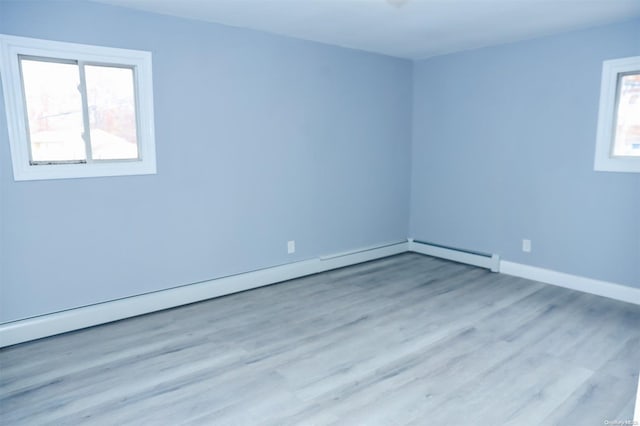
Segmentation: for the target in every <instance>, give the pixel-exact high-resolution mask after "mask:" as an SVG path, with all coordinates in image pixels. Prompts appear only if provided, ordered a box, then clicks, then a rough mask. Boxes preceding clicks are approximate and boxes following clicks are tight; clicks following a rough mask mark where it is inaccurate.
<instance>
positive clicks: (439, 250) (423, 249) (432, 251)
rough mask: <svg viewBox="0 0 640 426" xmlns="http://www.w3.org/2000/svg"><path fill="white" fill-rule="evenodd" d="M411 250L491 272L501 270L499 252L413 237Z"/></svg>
mask: <svg viewBox="0 0 640 426" xmlns="http://www.w3.org/2000/svg"><path fill="white" fill-rule="evenodd" d="M409 251H413V252H416V253H421V254H426V255H428V256H434V257H440V258H443V259H448V260H453V261H454V262H460V263H466V264H468V265H474V266H479V267H480V268H486V269H489V270H490V271H491V272H500V256H498V255H497V254H488V253H482V252H477V251H471V250H464V249H459V248H454V247H447V246H443V245H440V244H434V243H429V242H425V241H417V240H413V239H410V240H409Z"/></svg>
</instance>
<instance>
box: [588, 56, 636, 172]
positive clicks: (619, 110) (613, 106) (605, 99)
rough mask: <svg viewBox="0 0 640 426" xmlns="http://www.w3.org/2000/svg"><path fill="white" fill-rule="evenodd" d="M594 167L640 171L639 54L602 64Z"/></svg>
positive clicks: (596, 168)
mask: <svg viewBox="0 0 640 426" xmlns="http://www.w3.org/2000/svg"><path fill="white" fill-rule="evenodd" d="M595 170H601V171H612V172H640V56H635V57H631V58H623V59H615V60H610V61H605V62H604V64H603V67H602V86H601V89H600V112H599V116H598V134H597V139H596V158H595Z"/></svg>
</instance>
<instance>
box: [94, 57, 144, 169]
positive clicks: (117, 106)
mask: <svg viewBox="0 0 640 426" xmlns="http://www.w3.org/2000/svg"><path fill="white" fill-rule="evenodd" d="M85 78H86V83H87V102H88V104H89V123H90V128H91V152H92V158H93V159H94V160H124V159H136V158H138V139H137V132H136V104H135V95H134V93H135V92H134V87H133V69H131V68H119V67H107V66H97V65H86V66H85Z"/></svg>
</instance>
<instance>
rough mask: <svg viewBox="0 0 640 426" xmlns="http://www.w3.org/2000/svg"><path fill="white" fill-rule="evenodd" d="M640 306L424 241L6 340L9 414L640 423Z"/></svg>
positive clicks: (59, 419) (164, 419) (59, 420)
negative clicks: (417, 246) (456, 255)
mask: <svg viewBox="0 0 640 426" xmlns="http://www.w3.org/2000/svg"><path fill="white" fill-rule="evenodd" d="M639 368H640V307H638V306H635V305H629V304H625V303H621V302H616V301H612V300H608V299H604V298H600V297H596V296H592V295H586V294H582V293H578V292H574V291H570V290H566V289H562V288H558V287H553V286H547V285H544V284H541V283H536V282H533V281H529V280H525V279H521V278H516V277H510V276H507V275H501V274H494V273H490V272H488V271H486V270H483V269H479V268H475V267H471V266H468V265H462V264H457V263H453V262H449V261H446V260H442V259H436V258H432V257H428V256H423V255H418V254H414V253H406V254H402V255H397V256H392V257H388V258H385V259H380V260H377V261H373V262H368V263H363V264H359V265H354V266H352V267H347V268H342V269H338V270H334V271H328V272H325V273H322V274H317V275H313V276H309V277H303V278H300V279H295V280H291V281H287V282H284V283H280V284H277V285H272V286H268V287H263V288H259V289H255V290H251V291H247V292H243V293H238V294H234V295H230V296H225V297H220V298H217V299H212V300H209V301H205V302H200V303H196V304H192V305H188V306H183V307H180V308H175V309H170V310H166V311H162V312H157V313H153V314H149V315H144V316H141V317H137V318H131V319H127V320H122V321H118V322H115V323H112V324H106V325H103V326H98V327H93V328H90V329H86V330H80V331H77V332H73V333H67V334H64V335H60V336H55V337H51V338H47V339H42V340H39V341H35V342H29V343H25V344H21V345H16V346H13V347H10V348H4V349H2V350H0V422H1V423H2V424H12V425H33V424H38V425H41V424H42V425H46V424H51V425H65V424H69V425H79V424H89V425H93V424H100V425H101V424H107V425H109V424H118V425H127V424H132V425H146V424H149V425H157V424H172V425H173V424H187V425H199V424H204V425H210V424H216V425H245V424H261V425H274V426H275V425H278V426H282V425H405V424H406V425H409V424H411V425H429V424H451V423H454V424H470V425H485V424H487V425H489V424H491V425H500V424H505V425H510V424H513V425H529V424H530V425H547V424H548V425H556V424H557V425H566V424H580V425H590V424H594V425H597V424H598V425H599V424H603V421H604V420H629V419H630V416H631V415H632V411H633V402H634V401H635V387H636V384H637V379H638V369H639Z"/></svg>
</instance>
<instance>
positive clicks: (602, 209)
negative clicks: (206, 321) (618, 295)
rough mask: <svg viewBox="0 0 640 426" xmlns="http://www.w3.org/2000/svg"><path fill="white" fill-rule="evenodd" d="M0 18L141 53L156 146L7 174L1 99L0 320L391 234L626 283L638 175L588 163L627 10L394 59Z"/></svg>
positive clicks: (639, 280)
mask: <svg viewBox="0 0 640 426" xmlns="http://www.w3.org/2000/svg"><path fill="white" fill-rule="evenodd" d="M0 32H2V33H7V34H15V35H21V36H28V37H39V38H48V39H53V40H61V41H71V42H80V43H88V44H97V45H104V46H113V47H123V48H133V49H143V50H149V51H151V52H153V60H154V92H155V118H156V135H157V138H156V144H157V152H158V174H157V175H153V176H134V177H112V178H95V179H72V180H52V181H32V182H14V181H13V176H12V170H11V164H10V156H9V155H10V154H9V144H8V140H7V137H8V136H7V132H6V127H7V126H6V121H5V120H6V119H5V114H4V110H3V108H4V105H0V292H1V293H0V322H4V321H11V320H16V319H20V318H25V317H29V316H33V315H38V314H44V313H48V312H54V311H59V310H62V309H68V308H73V307H77V306H82V305H87V304H92V303H97V302H101V301H106V300H112V299H116V298H121V297H127V296H131V295H136V294H141V293H145V292H149V291H155V290H161V289H165V288H169V287H174V286H176V285H182V284H188V283H192V282H197V281H202V280H207V279H211V278H216V277H220V276H225V275H229V274H233V273H238V272H245V271H249V270H254V269H258V268H263V267H268V266H273V265H278V264H283V263H288V262H292V261H296V260H302V259H307V258H312V257H316V256H319V255H323V254H331V253H336V252H342V251H345V250H350V249H357V248H360V247H366V246H369V245H374V244H380V243H386V242H393V241H397V240H401V239H404V238H406V237H407V236H411V237H413V238H416V239H422V240H427V241H431V242H435V243H440V244H446V245H451V246H456V247H460V248H467V249H475V250H482V251H487V252H491V253H498V254H500V255H502V257H503V258H504V259H507V260H511V261H515V262H521V263H525V264H530V265H534V266H541V267H544V268H550V269H555V270H558V271H562V272H567V273H571V274H577V275H583V276H587V277H592V278H597V279H603V280H608V281H612V282H617V283H620V284H627V285H631V286H637V287H640V220H639V218H640V175H632V174H621V173H605V172H594V171H593V154H594V143H595V130H596V120H597V108H598V96H599V86H600V71H601V65H602V61H603V60H605V59H609V58H617V57H623V56H632V55H639V54H640V21H638V20H636V21H633V22H628V23H624V24H617V25H611V26H607V27H601V28H597V29H592V30H588V31H580V32H574V33H568V34H564V35H560V36H554V37H548V38H543V39H538V40H534V41H527V42H520V43H514V44H509V45H504V46H498V47H492V48H485V49H479V50H474V51H468V52H463V53H458V54H452V55H448V56H443V57H438V58H433V59H429V60H425V61H419V62H417V63H415V64H414V65H413V66H412V64H411V63H410V62H409V61H403V60H398V59H393V58H388V57H384V56H380V55H374V54H368V53H362V52H357V51H354V50H348V49H341V48H337V47H330V46H326V45H322V44H317V43H311V42H305V41H300V40H294V39H290V38H285V37H277V36H272V35H268V34H264V33H259V32H254V31H248V30H241V29H234V28H230V27H225V26H220V25H214V24H207V23H203V22H197V21H189V20H183V19H178V18H172V17H166V16H161V15H153V14H147V13H143V12H136V11H131V10H127V9H121V8H116V7H110V6H105V5H100V4H94V3H86V2H78V3H71V2H0ZM412 72H413V79H412ZM412 96H413V104H412ZM412 111H413V115H412ZM412 121H413V127H412ZM412 132H413V134H412ZM411 140H413V146H411ZM410 171H411V172H410ZM410 173H411V176H410ZM410 179H411V181H410ZM410 189H411V197H412V198H411V209H409V195H410V194H409V192H410ZM409 217H410V228H409V226H408V222H409V221H408V218H409ZM522 238H530V239H531V240H532V241H533V252H532V253H530V254H525V253H522V252H521V250H520V244H521V240H522ZM290 239H295V240H296V242H297V249H298V251H297V253H296V254H294V255H287V254H286V241H287V240H290Z"/></svg>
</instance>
